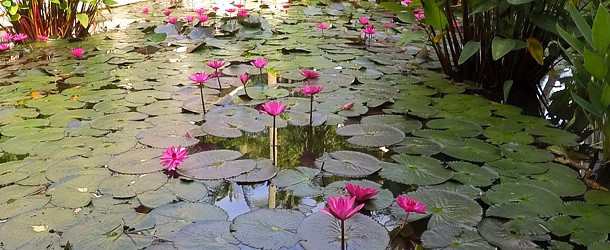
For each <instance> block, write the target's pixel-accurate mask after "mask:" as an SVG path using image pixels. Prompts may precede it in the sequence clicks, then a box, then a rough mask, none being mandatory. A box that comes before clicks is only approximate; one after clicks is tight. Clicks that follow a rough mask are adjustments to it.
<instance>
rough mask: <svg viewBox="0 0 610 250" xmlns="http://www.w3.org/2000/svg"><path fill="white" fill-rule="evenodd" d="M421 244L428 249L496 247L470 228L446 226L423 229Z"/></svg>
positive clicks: (490, 248) (490, 249)
mask: <svg viewBox="0 0 610 250" xmlns="http://www.w3.org/2000/svg"><path fill="white" fill-rule="evenodd" d="M421 240H422V244H423V246H424V247H425V248H429V249H455V250H457V249H489V250H492V249H496V248H495V247H494V246H492V245H490V244H489V243H487V241H485V239H483V238H482V237H481V235H479V233H478V232H477V231H476V230H474V229H471V228H466V227H457V226H447V227H438V228H433V229H430V230H426V231H424V233H423V234H422V236H421Z"/></svg>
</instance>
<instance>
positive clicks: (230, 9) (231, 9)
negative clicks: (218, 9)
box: [225, 8, 237, 13]
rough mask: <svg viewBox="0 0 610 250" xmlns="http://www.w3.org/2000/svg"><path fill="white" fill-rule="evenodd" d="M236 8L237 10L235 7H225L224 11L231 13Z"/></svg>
mask: <svg viewBox="0 0 610 250" xmlns="http://www.w3.org/2000/svg"><path fill="white" fill-rule="evenodd" d="M236 10H237V9H235V8H228V9H225V11H226V12H228V13H233V12H235V11H236Z"/></svg>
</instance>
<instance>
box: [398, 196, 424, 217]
mask: <svg viewBox="0 0 610 250" xmlns="http://www.w3.org/2000/svg"><path fill="white" fill-rule="evenodd" d="M396 204H398V206H400V207H402V208H403V209H404V210H405V213H407V214H408V213H410V212H416V213H420V214H423V213H426V205H424V204H421V203H419V202H418V201H416V200H415V199H413V198H409V197H408V196H406V195H399V196H398V197H396Z"/></svg>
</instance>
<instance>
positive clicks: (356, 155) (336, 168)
mask: <svg viewBox="0 0 610 250" xmlns="http://www.w3.org/2000/svg"><path fill="white" fill-rule="evenodd" d="M316 166H317V167H318V168H322V169H324V171H327V172H330V173H333V174H336V175H339V176H344V177H360V176H367V175H370V174H373V173H375V172H377V171H379V170H380V169H381V161H380V160H378V159H377V158H375V157H373V156H371V155H368V154H365V153H360V152H353V151H336V152H332V153H329V154H328V155H325V156H323V157H322V158H319V159H317V160H316Z"/></svg>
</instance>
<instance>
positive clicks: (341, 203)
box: [320, 196, 364, 221]
mask: <svg viewBox="0 0 610 250" xmlns="http://www.w3.org/2000/svg"><path fill="white" fill-rule="evenodd" d="M326 203H327V205H328V208H323V209H321V210H320V212H322V213H325V214H328V215H330V216H333V217H335V218H337V219H339V220H342V221H344V220H347V219H349V218H351V217H352V216H354V215H355V214H356V213H358V211H360V209H362V207H364V204H360V205H358V206H356V207H354V205H355V203H356V197H349V196H344V197H332V196H331V197H329V198H327V199H326Z"/></svg>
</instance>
